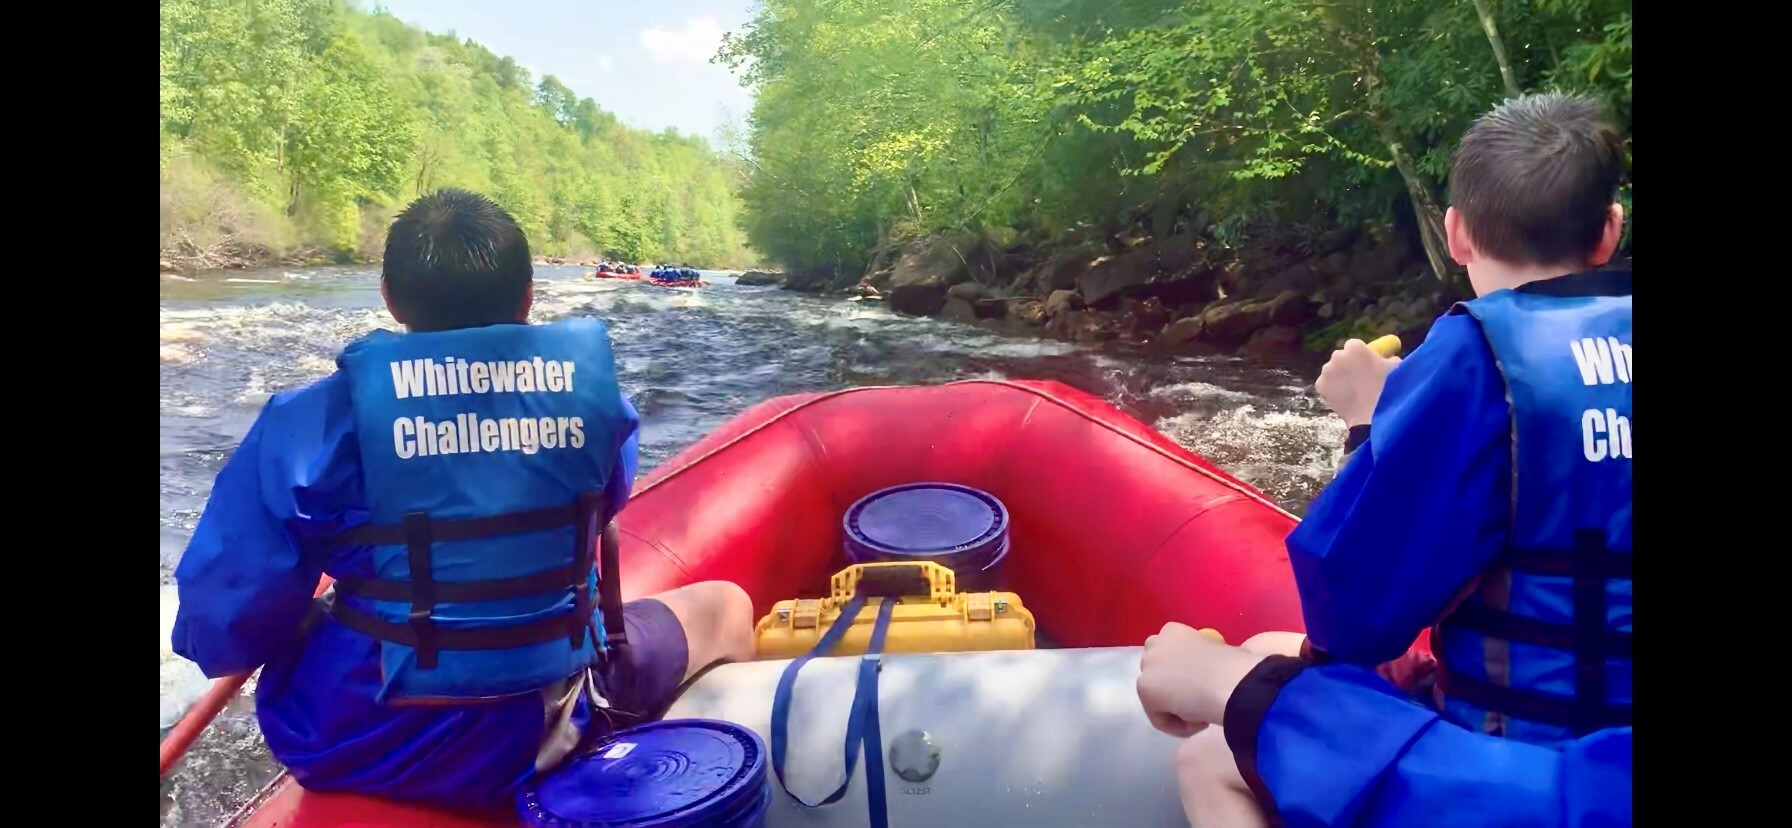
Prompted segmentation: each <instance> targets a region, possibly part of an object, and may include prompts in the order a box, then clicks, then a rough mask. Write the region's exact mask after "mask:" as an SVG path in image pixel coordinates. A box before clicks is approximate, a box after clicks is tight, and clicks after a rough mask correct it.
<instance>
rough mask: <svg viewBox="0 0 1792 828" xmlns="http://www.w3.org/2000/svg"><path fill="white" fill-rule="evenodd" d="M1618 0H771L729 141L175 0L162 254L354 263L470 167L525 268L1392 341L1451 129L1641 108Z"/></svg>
mask: <svg viewBox="0 0 1792 828" xmlns="http://www.w3.org/2000/svg"><path fill="white" fill-rule="evenodd" d="M1630 12H1631V3H1630V2H1629V0H1574V1H1573V2H1567V0H1533V1H1532V2H1524V3H1519V2H1515V1H1514V0H1450V1H1449V2H1444V3H1438V2H1435V0H1391V2H1386V1H1378V2H1376V3H1369V2H1367V0H1339V2H1334V3H1326V4H1317V3H1312V2H1309V1H1308V0H1171V2H1167V3H1166V2H1164V0H1101V2H1094V1H1093V0H1029V2H1026V3H1014V2H995V3H978V4H974V5H968V6H967V4H965V3H963V2H962V0H888V2H881V3H844V4H842V3H834V4H815V3H811V2H805V1H804V0H762V2H760V3H759V4H758V6H757V7H756V16H755V18H754V19H753V20H752V21H751V22H750V23H748V24H747V25H746V26H745V27H744V28H743V29H742V30H740V31H738V32H733V33H730V34H728V35H727V36H726V37H725V38H724V41H723V45H722V47H721V50H720V52H719V53H718V54H717V55H716V58H715V61H716V62H717V63H720V64H723V65H727V66H730V67H732V68H733V69H735V70H736V71H737V72H738V73H739V74H740V77H741V79H742V83H743V84H744V85H746V86H748V87H750V88H751V89H752V90H753V92H754V95H755V103H754V109H753V111H752V113H751V116H750V118H749V119H748V122H747V124H746V125H745V126H746V130H745V132H744V135H743V136H742V137H743V144H744V146H741V147H739V148H738V151H730V152H722V151H718V150H717V149H716V148H713V147H711V146H710V145H709V144H708V143H707V142H705V141H704V140H703V139H701V138H695V137H690V136H683V135H679V134H678V133H676V132H674V131H671V130H667V131H664V132H657V133H655V132H648V131H645V130H639V129H634V128H630V127H626V126H623V125H621V124H620V123H619V122H618V121H617V120H616V118H615V116H614V115H612V114H610V113H608V112H605V111H603V110H602V109H600V108H599V107H598V106H597V104H596V103H594V102H593V101H591V100H590V99H588V98H578V97H577V96H576V95H575V94H574V93H573V92H572V90H570V89H568V88H566V87H565V86H564V85H563V84H562V83H560V82H559V81H558V80H557V79H555V78H553V77H552V76H548V77H543V78H541V79H539V81H537V80H535V79H533V78H531V77H530V75H529V73H528V72H527V71H525V70H523V69H522V68H521V67H519V66H518V65H517V63H516V61H515V60H514V59H513V58H511V57H501V56H498V55H495V54H493V53H491V52H490V51H489V50H487V49H485V48H484V47H482V46H480V45H479V44H477V43H475V42H473V41H472V40H466V39H462V38H460V37H458V36H456V35H454V34H453V33H448V34H432V33H427V32H423V31H420V30H418V29H417V28H415V27H412V26H409V25H407V24H405V23H403V22H402V21H400V20H398V19H397V18H395V17H393V16H392V15H390V14H388V13H386V12H384V11H382V10H377V9H376V10H375V11H372V12H367V11H361V10H358V9H356V8H352V7H350V6H348V5H347V4H345V3H344V2H342V0H264V2H259V3H253V4H248V5H246V6H245V5H244V4H241V3H236V2H230V0H166V1H165V2H164V3H163V4H162V13H161V102H162V103H161V182H162V188H161V194H162V204H161V206H162V210H161V266H162V272H163V274H164V275H165V277H166V278H181V274H190V273H192V272H195V271H200V270H216V269H233V268H248V267H263V266H277V265H289V266H303V265H315V264H330V263H348V262H371V261H374V260H376V259H377V256H378V252H379V251H378V249H379V244H380V240H381V238H382V236H383V232H384V228H385V226H386V224H387V223H388V222H389V220H390V217H391V215H392V214H393V212H394V211H395V210H396V209H398V208H399V207H401V206H402V205H403V204H404V203H406V202H408V201H409V200H410V199H411V198H414V197H415V196H416V195H417V194H419V193H422V192H426V191H428V190H432V189H435V188H439V187H443V186H459V187H465V188H467V189H472V190H475V191H479V192H482V193H485V194H487V195H490V196H491V197H493V198H494V199H496V200H497V201H498V202H499V203H501V204H503V205H504V206H505V207H506V208H507V209H509V210H510V211H511V212H512V213H513V214H515V215H516V216H517V218H518V220H519V222H520V223H521V224H522V225H523V227H524V229H525V231H526V232H527V233H528V234H529V238H530V240H531V242H532V243H533V246H534V248H535V253H536V255H537V257H538V262H541V263H544V264H545V263H556V264H562V263H564V264H591V263H595V262H596V261H598V260H600V259H612V260H621V261H634V262H652V261H679V262H684V261H689V262H693V263H698V264H701V265H702V266H703V267H704V268H705V269H727V270H745V272H744V273H741V275H740V277H739V283H740V284H742V285H754V284H777V285H780V286H782V287H783V288H785V289H789V290H796V291H803V292H810V293H820V294H830V295H845V296H851V297H857V298H860V299H876V300H881V301H885V302H887V303H888V304H889V305H890V307H891V308H892V309H893V310H895V311H896V312H898V313H903V314H908V315H915V316H939V317H946V318H952V319H957V320H961V321H964V322H969V323H974V324H979V325H985V326H990V327H997V328H1002V329H1006V330H1011V331H1016V332H1030V333H1042V334H1043V335H1046V336H1052V337H1058V338H1063V339H1068V340H1075V341H1083V342H1106V341H1130V342H1140V343H1147V344H1149V345H1151V346H1152V347H1157V348H1163V349H1168V350H1171V351H1174V352H1182V353H1241V354H1245V355H1248V356H1253V357H1264V358H1276V357H1282V356H1289V355H1293V354H1297V353H1299V352H1302V351H1325V350H1329V349H1330V348H1331V347H1334V346H1335V345H1336V344H1337V343H1338V342H1340V341H1342V340H1343V339H1345V338H1348V337H1358V338H1363V339H1368V338H1372V337H1374V336H1378V335H1380V334H1383V333H1397V334H1400V335H1401V337H1402V338H1403V339H1404V340H1405V341H1406V343H1407V345H1408V347H1411V346H1413V345H1416V344H1417V343H1418V342H1419V341H1421V340H1422V338H1423V335H1424V332H1425V331H1426V329H1427V328H1428V327H1429V325H1430V323H1431V320H1432V319H1434V318H1435V316H1436V315H1437V314H1439V313H1441V312H1442V311H1444V310H1445V309H1447V308H1448V307H1449V305H1450V303H1452V302H1453V301H1456V300H1458V299H1460V298H1464V297H1465V296H1466V292H1467V288H1466V284H1465V280H1464V275H1463V274H1462V273H1461V272H1460V269H1459V268H1458V267H1457V266H1456V265H1455V264H1454V263H1453V262H1451V261H1450V260H1449V257H1448V255H1447V252H1446V251H1444V249H1443V239H1442V208H1443V206H1444V205H1445V204H1446V203H1447V195H1448V194H1447V190H1446V187H1445V186H1444V178H1445V175H1446V173H1447V171H1448V166H1449V159H1450V153H1451V152H1452V150H1453V149H1454V142H1455V141H1456V139H1457V137H1458V136H1460V135H1461V133H1462V132H1463V130H1464V129H1465V128H1466V127H1467V126H1468V124H1469V122H1470V121H1471V120H1472V119H1473V118H1474V117H1475V116H1477V115H1479V114H1480V113H1482V112H1485V111H1486V110H1487V109H1489V108H1491V106H1492V105H1493V104H1494V103H1496V102H1497V101H1499V100H1501V99H1503V98H1505V97H1508V96H1511V95H1515V94H1521V93H1525V92H1535V91H1544V90H1564V91H1575V92H1582V93H1586V94H1590V95H1593V96H1595V97H1597V98H1599V99H1600V100H1602V101H1604V102H1606V103H1607V104H1609V106H1610V107H1611V109H1612V112H1613V114H1614V115H1615V117H1616V118H1617V120H1618V122H1619V124H1620V126H1621V127H1622V129H1623V130H1624V131H1625V134H1626V135H1627V136H1628V135H1629V134H1630V124H1631V114H1630V113H1631V104H1630V100H1631V71H1630V62H1631V46H1630V40H1631V35H1630ZM245 56H247V57H245ZM1620 197H1621V200H1622V201H1623V203H1624V205H1625V208H1626V210H1627V212H1628V211H1629V210H1630V208H1631V189H1630V186H1629V184H1628V183H1626V185H1625V187H1624V190H1623V191H1622V193H1621V194H1620ZM1631 247H1632V241H1631V238H1630V234H1629V231H1628V228H1627V230H1626V236H1625V240H1624V242H1623V244H1622V245H1621V247H1620V251H1619V254H1618V256H1617V260H1616V262H1615V266H1626V267H1627V266H1628V264H1629V261H1630V256H1631ZM756 264H757V266H758V267H760V268H762V269H750V268H753V267H754V266H755V265H756Z"/></svg>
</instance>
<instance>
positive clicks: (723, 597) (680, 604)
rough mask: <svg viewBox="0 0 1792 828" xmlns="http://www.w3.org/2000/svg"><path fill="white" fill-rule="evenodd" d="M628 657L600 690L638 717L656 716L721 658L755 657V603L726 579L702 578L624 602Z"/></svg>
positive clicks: (615, 666) (722, 659)
mask: <svg viewBox="0 0 1792 828" xmlns="http://www.w3.org/2000/svg"><path fill="white" fill-rule="evenodd" d="M622 622H623V624H624V626H625V627H626V628H627V632H628V641H629V650H628V661H627V662H625V663H621V664H616V665H613V666H612V668H611V669H610V670H609V671H608V675H607V676H606V680H605V681H603V682H601V686H600V687H599V688H598V690H599V691H600V692H601V693H603V694H604V697H605V698H606V699H608V700H609V702H610V704H611V705H612V706H613V707H615V708H617V709H619V710H622V711H624V712H627V713H631V714H634V715H637V716H657V715H659V714H660V713H663V712H664V711H665V709H666V707H667V706H669V705H670V704H671V703H672V694H673V693H674V692H675V691H677V689H678V686H679V685H680V684H683V683H684V681H685V679H688V678H690V677H691V676H694V675H696V674H697V671H699V670H702V669H703V668H705V667H708V666H709V665H711V664H713V663H716V662H719V661H751V660H752V658H753V602H752V599H750V598H748V597H747V593H746V590H743V589H741V588H740V587H739V586H737V585H735V584H732V583H729V582H727V581H703V582H701V583H695V584H688V585H686V586H682V587H679V588H677V589H673V590H668V591H666V592H662V593H660V594H658V595H654V596H652V597H648V598H642V599H639V600H635V601H630V602H628V603H627V604H624V605H623V606H622Z"/></svg>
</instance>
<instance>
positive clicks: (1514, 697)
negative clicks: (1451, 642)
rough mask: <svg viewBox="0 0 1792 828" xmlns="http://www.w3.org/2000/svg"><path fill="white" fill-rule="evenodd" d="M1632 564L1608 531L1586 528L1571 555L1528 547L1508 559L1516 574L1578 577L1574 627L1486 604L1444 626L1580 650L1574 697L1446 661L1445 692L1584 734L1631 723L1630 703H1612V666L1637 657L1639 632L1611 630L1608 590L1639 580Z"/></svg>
mask: <svg viewBox="0 0 1792 828" xmlns="http://www.w3.org/2000/svg"><path fill="white" fill-rule="evenodd" d="M1631 561H1632V556H1631V555H1629V554H1627V553H1622V552H1613V551H1612V550H1610V549H1608V548H1607V547H1606V545H1605V532H1604V531H1603V530H1599V529H1583V530H1580V531H1578V532H1576V533H1575V537H1574V549H1573V550H1571V551H1566V552H1557V551H1539V550H1522V551H1515V552H1513V553H1512V554H1510V555H1509V556H1508V557H1507V566H1508V567H1509V568H1510V569H1512V570H1513V571H1517V572H1526V573H1531V574H1536V575H1557V576H1566V577H1571V578H1573V579H1574V586H1573V595H1574V620H1573V622H1572V623H1569V624H1556V623H1551V622H1548V621H1541V620H1538V619H1536V618H1531V617H1527V616H1522V615H1516V614H1513V613H1510V612H1506V611H1503V610H1495V609H1489V608H1488V607H1486V606H1483V605H1480V604H1464V605H1462V606H1461V607H1458V608H1457V609H1456V611H1455V612H1453V613H1451V614H1450V617H1449V618H1447V619H1445V621H1444V626H1450V627H1460V628H1462V629H1465V630H1469V631H1472V632H1476V633H1479V634H1481V635H1483V636H1486V637H1488V638H1497V639H1503V640H1506V641H1516V642H1520V643H1524V644H1532V645H1535V646H1539V647H1548V648H1550V649H1555V650H1563V651H1567V652H1571V653H1573V654H1574V695H1573V697H1571V698H1564V697H1561V696H1555V695H1551V694H1546V693H1538V692H1534V691H1528V690H1522V689H1518V688H1513V687H1506V686H1501V685H1496V684H1492V683H1490V682H1487V681H1483V680H1480V679H1476V678H1473V677H1469V676H1465V675H1463V674H1462V673H1460V672H1457V671H1455V670H1452V669H1450V667H1449V665H1448V662H1447V661H1444V660H1441V659H1440V662H1439V669H1438V681H1439V684H1440V686H1441V687H1442V688H1443V692H1444V694H1445V695H1446V696H1449V697H1453V698H1457V699H1461V700H1462V701H1465V702H1468V703H1469V704H1473V705H1475V706H1477V707H1481V708H1485V709H1487V710H1491V711H1494V712H1496V713H1502V714H1505V715H1508V716H1512V717H1514V718H1518V719H1528V720H1530V721H1535V722H1540V723H1543V724H1548V725H1553V726H1556V727H1561V728H1565V729H1568V730H1570V731H1572V732H1573V733H1574V734H1575V735H1576V736H1582V735H1585V734H1588V733H1592V732H1593V731H1596V730H1600V729H1603V728H1608V727H1623V726H1626V725H1629V724H1630V705H1628V704H1623V705H1617V704H1611V703H1610V702H1609V701H1608V699H1607V696H1606V690H1607V682H1606V675H1605V662H1606V659H1608V658H1622V659H1629V658H1631V637H1630V635H1631V634H1630V633H1627V632H1613V631H1611V630H1608V629H1606V615H1607V601H1606V587H1607V585H1608V584H1609V583H1610V582H1611V581H1614V580H1624V581H1628V580H1631V574H1630V573H1631Z"/></svg>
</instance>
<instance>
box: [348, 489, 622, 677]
mask: <svg viewBox="0 0 1792 828" xmlns="http://www.w3.org/2000/svg"><path fill="white" fill-rule="evenodd" d="M604 508H605V507H604V497H603V495H602V493H600V492H588V493H585V494H581V495H579V497H578V498H577V499H576V500H575V501H574V502H572V503H570V504H567V505H565V506H553V507H549V508H545V509H533V510H530V511H524V512H511V513H508V514H503V515H493V516H491V517H483V518H465V519H433V518H431V517H430V516H429V514H428V513H427V512H411V513H409V514H407V515H405V516H404V519H403V520H402V521H401V522H399V523H396V524H364V525H361V526H356V527H354V528H352V529H348V530H345V531H343V532H341V533H339V534H337V535H335V536H333V537H332V538H330V539H329V543H330V544H331V545H333V546H336V547H345V546H399V545H402V546H404V547H406V548H407V550H408V552H409V557H408V563H409V565H410V576H411V577H410V580H406V581H399V580H388V579H382V578H357V577H353V576H347V577H344V576H336V585H335V589H336V592H337V593H338V594H339V595H342V596H352V597H355V598H360V599H363V600H370V601H398V602H406V603H409V604H410V605H411V608H410V613H409V617H408V620H407V622H406V623H403V624H395V623H392V622H390V621H386V620H385V619H382V618H378V617H376V616H373V615H371V614H369V613H366V612H363V611H361V610H359V609H356V608H355V607H353V606H350V605H348V604H347V603H345V602H343V601H340V600H337V601H332V602H330V604H329V605H328V607H327V612H328V613H329V614H330V616H331V617H332V618H334V619H336V621H337V622H339V623H341V624H342V625H343V626H345V627H348V628H349V629H351V630H354V631H356V632H359V633H361V634H363V635H367V636H370V637H373V638H377V639H380V640H382V641H389V642H392V643H394V644H401V645H404V646H406V647H410V648H412V649H414V650H416V653H417V667H418V668H419V669H423V670H431V669H434V668H435V666H436V663H437V655H438V654H439V653H440V651H442V650H505V649H510V648H513V647H526V646H530V645H533V644H541V643H543V642H547V641H552V640H554V639H556V638H565V639H567V641H568V643H569V644H570V645H571V646H572V647H573V649H578V648H579V647H582V646H584V644H585V635H586V633H587V631H588V630H589V629H590V627H591V595H590V592H589V591H588V590H586V589H585V578H586V575H587V574H588V573H590V572H591V568H592V564H593V560H592V559H593V555H594V553H595V552H596V551H597V548H598V546H600V544H601V545H602V546H603V547H604V548H603V550H602V555H603V571H602V573H601V576H600V577H599V579H598V590H599V593H600V596H599V601H600V607H601V609H602V610H603V614H604V625H605V627H606V630H610V629H613V630H614V632H613V633H611V640H612V642H614V643H616V644H626V636H625V635H624V634H623V633H622V588H621V584H620V579H619V575H618V569H619V566H618V559H619V558H620V553H619V551H618V548H617V544H616V536H615V531H614V528H613V527H611V528H609V529H606V530H604V531H603V532H602V537H601V541H600V538H599V530H598V522H599V521H600V520H601V519H602V517H603V513H604ZM568 524H571V525H573V526H574V527H575V528H576V529H577V531H576V532H575V533H574V537H573V544H574V549H573V562H572V563H571V564H570V565H567V566H561V567H555V568H554V569H550V570H547V571H545V572H537V573H535V574H533V575H525V576H521V577H517V578H493V579H487V580H479V581H452V582H444V581H437V580H435V578H434V568H433V561H432V556H431V550H432V548H433V545H434V544H436V543H450V542H454V541H463V540H474V539H479V538H490V537H500V536H504V535H522V534H528V533H531V532H541V531H545V530H548V529H555V528H559V527H562V526H566V525H568ZM331 574H332V575H334V573H331ZM564 589H570V590H572V591H573V595H574V596H576V597H575V599H574V606H573V612H572V614H571V615H569V616H567V617H564V618H558V617H557V618H544V619H542V620H540V621H535V622H533V623H529V624H523V625H520V626H515V627H495V628H485V629H471V630H457V629H444V628H442V627H440V626H439V625H437V624H436V623H435V622H434V620H432V618H431V615H432V613H434V611H435V607H436V605H437V604H444V603H473V602H481V601H502V600H506V599H511V598H518V597H522V596H525V595H540V594H544V593H550V592H557V591H559V590H564ZM612 603H613V604H614V606H612ZM612 625H614V626H613V627H612Z"/></svg>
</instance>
